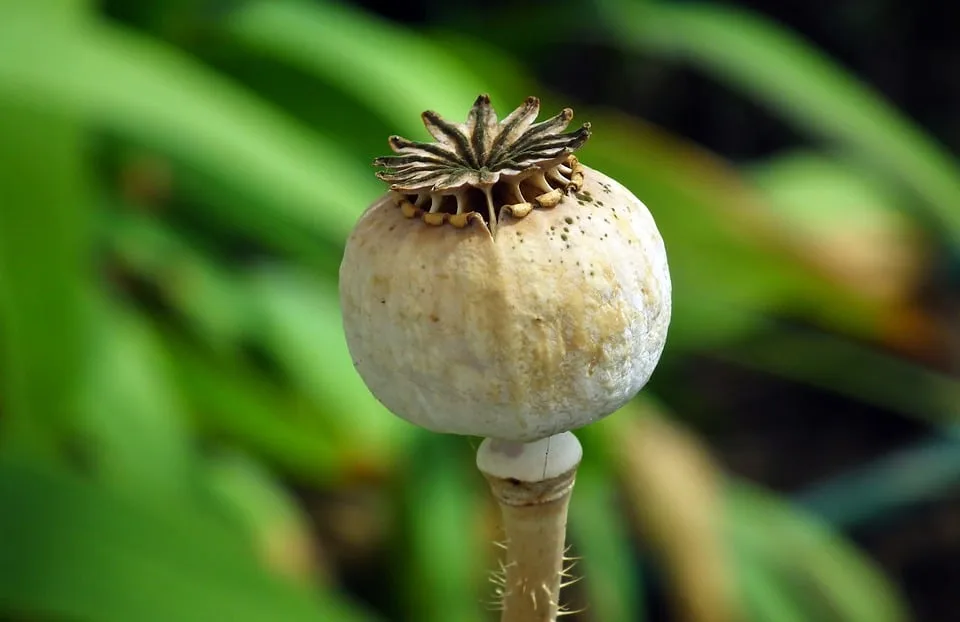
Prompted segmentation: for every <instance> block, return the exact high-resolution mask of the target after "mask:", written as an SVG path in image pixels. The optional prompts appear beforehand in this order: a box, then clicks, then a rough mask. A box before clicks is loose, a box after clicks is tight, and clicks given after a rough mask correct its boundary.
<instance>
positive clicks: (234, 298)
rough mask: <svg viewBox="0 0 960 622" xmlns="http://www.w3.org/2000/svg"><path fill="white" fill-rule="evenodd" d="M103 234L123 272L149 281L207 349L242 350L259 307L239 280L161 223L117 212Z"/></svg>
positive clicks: (104, 222)
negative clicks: (253, 302)
mask: <svg viewBox="0 0 960 622" xmlns="http://www.w3.org/2000/svg"><path fill="white" fill-rule="evenodd" d="M102 230H103V233H104V234H105V238H106V242H107V245H108V247H109V248H110V249H111V250H112V251H113V253H114V254H115V259H116V261H117V263H118V264H119V266H120V268H121V269H122V270H123V271H125V272H127V273H131V274H133V275H135V276H136V277H138V278H141V279H145V280H148V281H150V282H151V283H152V285H153V286H155V287H156V289H157V291H158V292H159V294H160V295H161V296H162V297H163V299H164V302H165V303H166V304H168V305H170V306H171V307H173V308H174V309H176V311H178V312H179V313H180V314H181V315H182V317H183V319H185V320H186V321H187V323H188V324H189V325H190V328H191V332H193V333H194V334H196V335H197V336H198V337H200V338H201V339H202V340H203V341H204V342H205V344H206V345H207V346H209V347H211V348H213V349H215V350H217V351H218V352H224V353H228V352H234V353H236V352H237V351H238V350H239V349H240V347H241V345H242V343H241V342H242V340H243V339H244V338H245V337H246V336H247V334H248V333H249V327H250V322H251V320H252V318H253V311H254V305H252V304H251V302H250V299H249V297H247V296H245V294H246V292H245V291H244V290H243V287H242V283H241V282H240V279H239V277H236V276H235V275H230V274H229V273H228V272H227V270H226V269H225V268H224V267H223V266H221V265H218V264H217V263H215V262H214V261H213V259H212V258H211V257H210V256H209V254H208V253H205V252H204V250H203V249H201V248H198V247H197V246H196V245H195V244H191V243H190V241H189V240H187V239H186V238H185V237H184V236H182V235H180V234H179V232H178V231H177V230H175V229H173V228H171V227H168V226H167V225H166V224H165V223H164V222H163V221H161V220H158V219H153V218H148V217H145V216H142V215H136V214H135V213H133V212H132V211H129V210H118V211H117V212H113V213H110V214H109V215H108V216H107V217H106V218H103V219H102ZM231 276H233V278H231Z"/></svg>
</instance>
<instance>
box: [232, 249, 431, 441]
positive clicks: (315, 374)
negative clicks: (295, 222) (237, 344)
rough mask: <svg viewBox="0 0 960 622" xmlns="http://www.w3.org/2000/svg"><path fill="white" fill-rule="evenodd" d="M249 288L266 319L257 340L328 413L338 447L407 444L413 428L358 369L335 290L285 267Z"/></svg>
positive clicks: (265, 271)
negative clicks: (380, 398)
mask: <svg viewBox="0 0 960 622" xmlns="http://www.w3.org/2000/svg"><path fill="white" fill-rule="evenodd" d="M247 286H248V287H247V289H246V291H247V295H248V296H249V298H250V300H252V301H255V304H256V307H257V312H258V317H259V320H260V321H259V322H258V323H257V324H256V326H255V333H254V335H255V337H256V339H257V340H258V341H259V342H260V343H262V344H263V345H264V346H265V347H267V348H268V349H269V351H270V352H271V353H272V354H273V355H274V356H276V358H277V361H278V363H279V365H280V367H281V368H282V369H283V371H284V372H285V373H286V374H287V375H288V376H289V378H290V379H291V382H292V383H293V384H294V386H295V387H296V388H297V389H298V390H299V391H300V392H301V393H302V394H303V395H305V396H307V397H308V399H312V400H313V401H314V403H315V404H316V405H317V406H318V407H322V408H323V409H324V412H325V413H326V419H327V424H328V425H329V427H330V430H331V434H332V435H333V436H334V437H335V438H337V439H338V440H339V442H341V443H343V444H345V445H350V446H352V447H354V448H356V449H360V448H364V447H365V449H362V451H363V452H371V453H377V454H384V452H389V451H391V447H393V448H394V449H395V448H396V444H397V443H398V442H401V441H402V440H403V439H405V438H409V436H410V434H412V433H413V432H414V431H415V428H414V426H412V425H409V424H408V423H406V422H403V421H402V420H400V419H399V418H397V417H395V416H393V415H392V414H390V412H389V411H387V410H386V408H384V407H383V405H382V404H380V402H378V401H377V400H376V398H374V397H373V395H372V394H371V393H370V391H369V390H368V389H367V388H366V385H365V384H364V383H363V380H362V379H361V378H360V376H359V375H358V374H357V372H356V370H355V369H354V366H353V359H352V358H351V357H350V352H349V350H348V349H347V343H346V340H345V338H344V334H343V328H342V327H343V322H342V320H341V317H340V306H339V303H338V302H337V291H336V288H335V286H333V285H332V284H331V283H329V282H326V281H323V280H320V279H315V278H312V277H311V276H310V275H308V274H304V273H302V272H300V271H297V270H294V269H288V268H283V267H280V266H275V267H272V268H271V267H262V268H260V269H258V270H257V271H255V272H254V273H252V274H251V276H250V279H249V280H248V282H247Z"/></svg>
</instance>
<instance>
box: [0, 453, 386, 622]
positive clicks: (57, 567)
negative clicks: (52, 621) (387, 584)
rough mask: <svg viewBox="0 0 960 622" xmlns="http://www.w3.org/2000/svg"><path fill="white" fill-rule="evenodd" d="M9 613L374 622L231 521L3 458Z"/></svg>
mask: <svg viewBox="0 0 960 622" xmlns="http://www.w3.org/2000/svg"><path fill="white" fill-rule="evenodd" d="M0 507H4V508H16V511H15V512H0V533H2V534H4V545H3V547H0V614H7V615H14V617H30V618H34V617H36V618H41V617H43V618H46V617H54V618H63V619H69V620H76V621H77V622H130V620H137V621H138V622H168V621H170V620H177V621H178V622H210V620H231V621H232V622H260V621H262V620H284V622H363V621H368V620H371V619H372V618H371V617H370V616H368V615H366V614H364V613H362V612H361V611H359V610H358V609H356V608H355V607H353V606H351V605H348V604H346V603H345V602H343V601H342V600H340V599H338V598H336V597H335V596H334V595H332V594H330V593H325V592H314V593H312V594H311V593H308V592H306V591H304V590H300V589H297V588H294V587H293V586H291V585H290V584H288V583H285V582H283V581H281V580H280V579H277V578H275V577H272V576H270V575H269V573H268V572H267V571H266V570H265V569H263V568H262V567H261V566H260V565H259V563H258V561H257V560H256V557H255V556H254V553H253V551H252V549H251V548H250V547H249V546H247V544H246V543H245V542H244V541H243V539H242V538H239V537H238V536H237V533H235V532H234V531H232V530H225V529H224V528H223V524H222V523H221V522H220V521H213V520H210V518H209V517H206V516H205V515H202V514H198V513H194V512H188V511H186V510H185V509H184V508H182V507H179V506H176V505H171V504H161V503H156V502H154V501H153V500H150V499H148V498H143V497H140V498H137V497H133V496H126V495H120V494H115V492H114V491H110V490H108V489H106V488H103V487H98V486H95V485H93V484H91V483H90V482H89V481H83V480H80V479H78V478H75V477H72V476H69V475H66V474H63V473H58V472H55V471H50V470H45V469H38V468H36V467H34V466H31V465H30V464H28V463H24V462H14V461H11V460H10V459H8V458H0Z"/></svg>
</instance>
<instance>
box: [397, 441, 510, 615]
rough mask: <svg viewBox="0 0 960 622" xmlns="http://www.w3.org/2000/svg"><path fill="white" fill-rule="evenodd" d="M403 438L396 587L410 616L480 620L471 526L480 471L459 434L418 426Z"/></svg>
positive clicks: (477, 556)
mask: <svg viewBox="0 0 960 622" xmlns="http://www.w3.org/2000/svg"><path fill="white" fill-rule="evenodd" d="M417 441H418V442H417V443H416V445H414V446H411V448H410V453H409V460H410V463H409V466H408V468H407V469H406V472H405V474H404V480H405V481H404V486H403V489H402V490H401V493H402V494H403V499H402V505H403V508H404V511H405V517H404V523H403V527H404V530H403V532H402V533H403V535H402V536H401V537H402V538H403V542H402V546H403V554H404V558H403V560H402V563H403V564H404V565H405V569H404V572H402V573H400V575H401V576H399V577H398V578H399V581H398V585H397V587H398V588H400V589H402V590H403V598H404V600H405V603H404V604H406V605H407V606H408V611H409V612H410V613H409V618H410V619H415V620H417V622H480V620H483V619H484V616H482V615H481V612H482V610H483V606H482V603H483V601H484V600H486V601H487V602H489V601H490V600H492V596H491V597H489V598H487V599H484V595H483V594H481V593H480V592H479V590H480V589H482V588H484V587H486V588H487V589H488V593H490V594H492V592H493V586H492V585H490V584H484V583H483V580H482V577H483V569H482V568H481V567H480V566H479V564H478V561H479V560H481V559H483V558H484V556H483V554H482V549H481V547H480V546H479V541H478V539H477V538H476V537H473V536H474V533H475V531H474V529H475V528H476V527H477V526H478V525H479V520H478V517H479V516H480V515H481V503H480V497H479V493H480V492H481V491H480V488H479V486H478V485H477V483H478V482H479V481H480V475H479V473H478V472H477V471H476V470H475V466H474V462H473V456H472V454H471V453H470V452H465V451H461V449H466V441H465V440H464V439H462V438H461V437H457V436H449V435H440V434H432V433H427V432H424V433H422V434H418V435H417Z"/></svg>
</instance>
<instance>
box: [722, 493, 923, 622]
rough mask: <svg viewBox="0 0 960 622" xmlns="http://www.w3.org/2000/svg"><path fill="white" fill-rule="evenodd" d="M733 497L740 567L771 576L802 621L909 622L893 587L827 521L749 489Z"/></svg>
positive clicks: (734, 534)
mask: <svg viewBox="0 0 960 622" xmlns="http://www.w3.org/2000/svg"><path fill="white" fill-rule="evenodd" d="M727 494H728V502H727V503H728V505H727V509H728V520H727V527H728V529H729V530H730V531H729V533H730V537H731V538H732V539H733V544H734V547H735V550H736V551H737V554H738V557H739V559H740V563H741V564H742V565H748V566H751V568H748V572H750V573H754V572H755V573H763V574H766V575H769V576H771V577H772V579H773V582H774V585H776V586H777V588H778V589H779V590H780V591H781V595H782V597H783V598H785V599H786V600H787V601H790V602H792V603H793V604H794V606H795V607H797V608H799V609H800V610H801V611H803V613H804V617H802V618H800V619H802V620H818V621H819V620H836V621H838V622H840V621H843V622H903V621H904V620H906V619H908V616H907V614H906V609H905V605H904V603H903V602H902V600H901V599H900V595H899V593H898V592H897V590H896V589H895V588H894V586H893V585H892V584H891V583H890V581H889V580H888V579H887V578H886V577H884V576H883V575H882V574H881V572H880V571H879V570H878V569H877V568H876V567H874V566H873V565H872V564H871V563H870V562H869V561H868V559H867V558H866V557H865V556H863V555H862V554H861V553H860V552H859V551H857V550H856V549H855V548H854V547H853V546H852V545H850V544H849V543H848V542H847V541H845V540H844V539H843V538H841V537H840V536H838V535H837V534H835V533H833V532H831V531H830V529H829V528H828V527H827V526H826V525H825V524H823V523H822V522H821V521H819V520H818V519H816V518H815V517H813V516H812V515H810V514H808V513H806V512H803V511H802V510H800V509H799V508H797V507H795V506H790V505H787V504H785V503H783V502H781V501H779V500H778V499H776V497H774V496H773V495H771V494H768V493H765V492H764V491H762V490H761V489H759V488H757V487H753V486H749V485H747V484H732V485H730V486H729V487H728V489H727ZM789 619H791V620H792V619H797V618H795V617H791V618H789Z"/></svg>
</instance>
